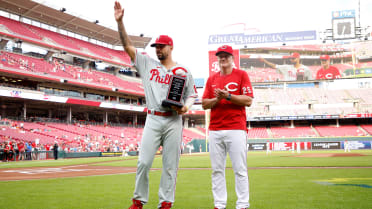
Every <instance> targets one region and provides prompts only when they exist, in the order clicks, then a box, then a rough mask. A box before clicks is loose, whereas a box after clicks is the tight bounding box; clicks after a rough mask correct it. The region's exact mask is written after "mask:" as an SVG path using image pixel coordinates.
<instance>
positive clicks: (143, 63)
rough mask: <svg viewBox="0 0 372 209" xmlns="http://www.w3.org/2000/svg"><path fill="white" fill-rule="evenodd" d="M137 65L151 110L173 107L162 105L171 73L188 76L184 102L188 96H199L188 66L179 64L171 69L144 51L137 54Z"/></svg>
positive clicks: (163, 109)
mask: <svg viewBox="0 0 372 209" xmlns="http://www.w3.org/2000/svg"><path fill="white" fill-rule="evenodd" d="M135 66H136V68H137V70H138V72H139V74H140V76H141V78H142V83H143V87H144V89H145V96H146V105H147V108H148V109H149V110H156V111H162V112H164V111H169V110H171V109H169V108H166V107H163V106H161V103H162V101H163V100H164V99H165V98H166V97H167V93H168V87H169V81H170V77H171V75H180V76H183V77H186V79H187V80H186V84H185V90H184V91H185V93H184V97H183V102H185V100H186V99H187V98H188V97H197V93H196V88H195V85H194V79H193V77H192V75H191V72H190V71H189V70H188V69H186V67H184V66H182V65H179V64H177V65H176V66H175V67H173V68H172V69H171V70H167V69H166V68H165V67H164V66H163V65H162V64H161V63H160V62H159V61H157V60H155V59H152V58H150V57H149V56H148V55H147V54H146V53H144V52H138V51H137V54H136V61H135Z"/></svg>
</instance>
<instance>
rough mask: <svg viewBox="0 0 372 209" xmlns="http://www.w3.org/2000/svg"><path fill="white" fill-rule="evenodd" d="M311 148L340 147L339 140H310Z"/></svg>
mask: <svg viewBox="0 0 372 209" xmlns="http://www.w3.org/2000/svg"><path fill="white" fill-rule="evenodd" d="M311 149H341V142H312V143H311Z"/></svg>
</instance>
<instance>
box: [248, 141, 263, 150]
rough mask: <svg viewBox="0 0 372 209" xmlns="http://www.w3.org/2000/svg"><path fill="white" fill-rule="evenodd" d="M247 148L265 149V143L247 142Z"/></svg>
mask: <svg viewBox="0 0 372 209" xmlns="http://www.w3.org/2000/svg"><path fill="white" fill-rule="evenodd" d="M248 150H266V143H248Z"/></svg>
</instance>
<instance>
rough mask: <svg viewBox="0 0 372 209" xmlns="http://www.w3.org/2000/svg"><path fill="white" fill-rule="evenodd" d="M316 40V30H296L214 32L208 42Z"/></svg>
mask: <svg viewBox="0 0 372 209" xmlns="http://www.w3.org/2000/svg"><path fill="white" fill-rule="evenodd" d="M311 40H316V31H315V30H310V31H297V32H285V33H266V34H253V35H246V34H244V33H236V34H216V35H210V36H209V40H208V44H210V45H211V44H235V45H249V44H265V43H283V42H290V41H311Z"/></svg>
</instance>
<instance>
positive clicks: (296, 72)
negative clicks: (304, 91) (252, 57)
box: [260, 52, 313, 81]
mask: <svg viewBox="0 0 372 209" xmlns="http://www.w3.org/2000/svg"><path fill="white" fill-rule="evenodd" d="M284 59H289V61H290V63H292V65H277V64H274V63H272V62H269V61H267V60H265V59H264V58H260V61H261V62H264V63H265V64H267V65H269V66H270V67H271V68H274V69H276V70H277V72H278V73H280V74H282V75H283V81H308V80H312V79H313V76H312V73H311V70H310V68H309V67H307V66H305V65H303V64H301V56H300V54H299V53H297V52H294V53H292V54H291V55H290V56H284Z"/></svg>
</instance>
